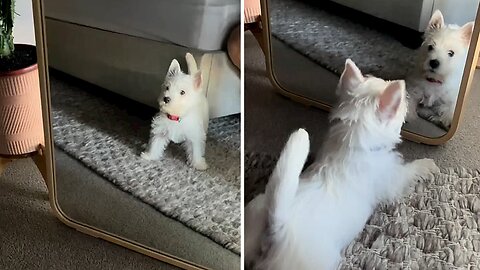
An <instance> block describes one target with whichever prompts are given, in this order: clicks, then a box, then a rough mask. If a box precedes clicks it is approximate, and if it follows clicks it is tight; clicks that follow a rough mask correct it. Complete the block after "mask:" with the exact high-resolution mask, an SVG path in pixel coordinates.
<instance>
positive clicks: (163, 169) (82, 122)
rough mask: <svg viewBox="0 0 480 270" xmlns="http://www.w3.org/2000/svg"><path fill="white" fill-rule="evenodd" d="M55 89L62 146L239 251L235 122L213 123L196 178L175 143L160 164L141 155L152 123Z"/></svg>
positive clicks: (68, 89) (64, 86)
mask: <svg viewBox="0 0 480 270" xmlns="http://www.w3.org/2000/svg"><path fill="white" fill-rule="evenodd" d="M51 83H52V105H53V130H54V138H55V143H56V145H57V146H59V147H60V148H62V149H63V150H65V151H66V152H67V153H69V154H70V155H72V156H74V157H76V158H78V159H79V160H81V161H82V162H83V163H85V164H86V165H87V166H89V167H90V168H92V169H93V170H95V171H96V172H98V173H99V174H101V175H102V176H104V177H105V178H106V179H109V180H110V181H112V182H113V183H114V184H115V185H117V186H118V187H120V188H121V189H122V190H124V191H126V192H129V193H131V194H133V195H134V196H136V197H137V198H139V199H140V200H142V201H144V202H146V203H148V204H150V205H152V206H154V207H155V208H157V209H158V210H160V211H161V212H162V213H164V214H165V215H167V216H169V217H172V218H175V219H177V220H179V221H181V222H183V223H184V224H186V225H187V226H189V227H191V228H192V229H194V230H196V231H198V232H200V233H202V234H204V235H206V236H208V237H210V238H211V239H213V240H214V241H216V242H218V243H220V244H222V245H224V246H225V247H227V248H229V249H230V250H232V251H234V252H236V253H239V252H240V224H241V222H240V124H239V117H238V116H231V117H224V118H218V119H214V120H211V122H210V127H209V132H208V138H207V148H206V159H207V162H209V165H210V168H209V169H208V170H207V171H205V172H199V171H196V170H194V169H192V168H191V167H190V166H188V165H187V164H186V163H185V160H186V156H185V153H184V150H183V148H181V147H179V146H176V145H171V146H169V148H167V151H166V157H165V158H164V159H163V160H162V161H159V162H151V161H146V160H143V159H141V158H140V157H139V154H140V152H141V151H142V150H143V145H144V144H145V143H146V142H147V140H148V134H149V125H150V121H149V120H146V119H142V118H139V117H136V116H134V115H131V114H130V113H129V112H128V110H127V109H125V108H121V107H118V106H116V105H114V104H112V103H109V102H108V100H107V99H105V98H100V97H98V96H96V95H92V94H91V93H87V92H85V91H83V90H82V89H79V88H76V86H74V85H71V84H68V83H66V82H63V81H59V80H52V82H51ZM127 106H128V104H127Z"/></svg>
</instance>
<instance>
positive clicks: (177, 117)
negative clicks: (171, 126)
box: [167, 113, 180, 122]
mask: <svg viewBox="0 0 480 270" xmlns="http://www.w3.org/2000/svg"><path fill="white" fill-rule="evenodd" d="M167 118H168V119H170V120H172V121H177V122H180V117H179V116H176V115H171V114H169V113H167Z"/></svg>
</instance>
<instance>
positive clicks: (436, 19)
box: [427, 9, 445, 31]
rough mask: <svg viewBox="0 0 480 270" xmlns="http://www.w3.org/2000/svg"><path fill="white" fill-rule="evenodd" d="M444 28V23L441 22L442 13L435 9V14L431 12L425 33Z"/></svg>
mask: <svg viewBox="0 0 480 270" xmlns="http://www.w3.org/2000/svg"><path fill="white" fill-rule="evenodd" d="M444 26H445V21H444V20H443V15H442V12H441V11H440V10H438V9H437V10H435V12H433V15H432V18H430V22H429V23H428V27H427V31H428V30H437V29H441V28H443V27H444Z"/></svg>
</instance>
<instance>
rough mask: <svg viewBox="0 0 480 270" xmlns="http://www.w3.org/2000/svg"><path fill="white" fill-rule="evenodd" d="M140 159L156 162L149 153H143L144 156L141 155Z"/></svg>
mask: <svg viewBox="0 0 480 270" xmlns="http://www.w3.org/2000/svg"><path fill="white" fill-rule="evenodd" d="M140 157H141V158H143V159H145V160H155V158H154V157H153V156H152V155H151V154H150V153H148V152H142V154H140Z"/></svg>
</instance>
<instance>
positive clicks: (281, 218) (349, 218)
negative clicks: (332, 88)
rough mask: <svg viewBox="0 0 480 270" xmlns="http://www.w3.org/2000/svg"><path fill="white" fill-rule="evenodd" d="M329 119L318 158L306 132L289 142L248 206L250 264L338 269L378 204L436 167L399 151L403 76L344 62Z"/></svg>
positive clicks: (276, 269)
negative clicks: (369, 73) (391, 77)
mask: <svg viewBox="0 0 480 270" xmlns="http://www.w3.org/2000/svg"><path fill="white" fill-rule="evenodd" d="M337 94H338V95H339V100H340V103H339V105H338V106H337V107H336V108H335V109H334V110H333V111H332V113H331V115H330V121H331V123H332V125H331V127H330V129H329V132H328V136H327V139H326V141H325V143H324V145H323V149H322V150H321V151H320V154H319V156H318V157H317V160H316V161H315V162H314V163H313V164H312V165H311V166H310V167H309V168H307V170H306V171H305V172H304V173H303V174H302V175H301V176H300V174H301V171H302V167H303V166H304V162H305V160H306V158H307V155H308V152H309V138H308V134H307V132H306V131H305V130H303V129H300V130H298V131H296V132H294V133H293V134H292V135H291V136H290V139H289V140H288V142H287V144H286V146H285V148H284V149H283V152H282V153H281V155H280V158H279V160H278V162H277V165H276V167H275V169H274V171H273V173H272V175H271V178H270V180H269V182H268V184H267V187H266V191H265V193H264V194H261V195H259V196H257V197H255V198H254V199H253V200H252V201H251V202H250V203H249V204H248V205H247V207H246V208H245V260H246V261H245V263H246V265H247V266H249V267H250V268H251V269H263V270H283V269H285V270H291V269H301V270H314V269H315V270H317V269H320V270H326V269H335V268H336V267H337V266H338V263H339V262H340V259H341V251H342V249H343V248H345V247H346V246H347V245H348V244H349V243H350V242H351V241H352V240H353V239H354V238H355V237H356V236H357V235H358V233H360V232H361V231H362V229H363V228H364V225H365V223H366V221H367V219H368V218H369V217H370V215H371V214H372V212H373V210H374V208H375V207H376V206H377V204H378V203H380V202H392V201H395V200H397V199H399V198H401V197H402V196H403V195H404V194H405V193H406V192H407V191H408V189H409V186H410V184H412V182H413V181H414V180H415V179H417V178H420V177H425V176H427V175H428V174H430V173H431V172H436V171H438V168H437V166H436V165H435V163H434V161H433V160H430V159H421V160H415V161H413V162H410V163H405V162H404V160H403V158H402V156H401V155H400V154H399V153H398V152H396V151H395V146H396V144H397V143H399V142H400V141H401V139H400V129H401V127H402V124H403V122H404V119H405V115H406V111H407V103H406V98H405V96H406V92H405V83H404V81H390V82H388V81H384V80H382V79H379V78H375V77H364V76H363V75H362V74H361V72H360V70H359V69H358V68H357V67H356V65H355V64H354V63H353V62H352V61H350V60H347V61H346V64H345V70H344V72H343V74H342V76H341V79H340V82H339V85H338V88H337Z"/></svg>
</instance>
